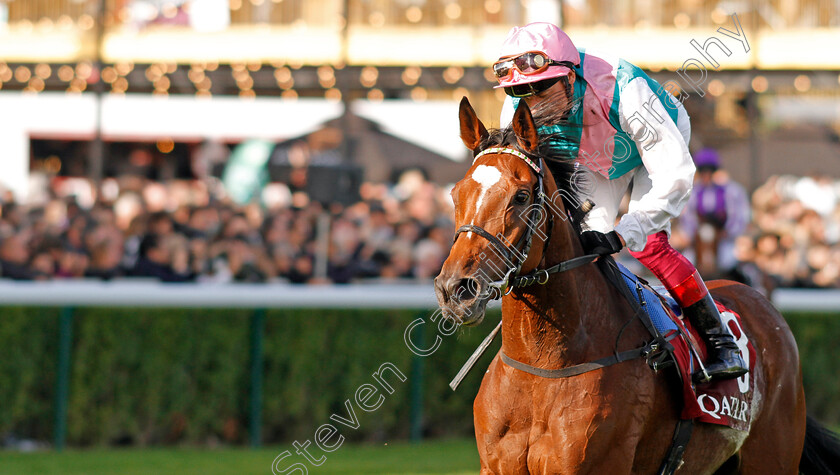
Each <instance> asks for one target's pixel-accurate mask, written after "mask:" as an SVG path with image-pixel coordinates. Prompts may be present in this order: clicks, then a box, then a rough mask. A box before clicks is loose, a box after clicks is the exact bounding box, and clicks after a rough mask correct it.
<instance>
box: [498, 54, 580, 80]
mask: <svg viewBox="0 0 840 475" xmlns="http://www.w3.org/2000/svg"><path fill="white" fill-rule="evenodd" d="M549 66H566V67H567V68H569V69H572V68H573V67H574V65H573V64H572V63H570V62H568V61H562V62H560V61H554V60H553V59H551V58H549V57H548V55H546V54H545V53H543V52H542V51H529V52H527V53H522V54H520V55H519V56H514V57H510V58H505V59H500V60H499V61H496V62H495V63H493V74H495V75H496V79H503V78H505V77H507V76H509V75H510V74H511V72H512V71H513V70H514V69H516V70H517V71H519V72H520V73H522V74H524V75H526V76H529V75H532V74H539V73H541V72H543V71H545V70H546V69H548V67H549Z"/></svg>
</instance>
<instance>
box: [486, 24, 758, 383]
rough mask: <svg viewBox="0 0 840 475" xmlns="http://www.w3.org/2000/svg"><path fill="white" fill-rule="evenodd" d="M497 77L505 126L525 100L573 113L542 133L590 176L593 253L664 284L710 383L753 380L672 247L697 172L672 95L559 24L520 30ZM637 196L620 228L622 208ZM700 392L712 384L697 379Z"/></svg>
mask: <svg viewBox="0 0 840 475" xmlns="http://www.w3.org/2000/svg"><path fill="white" fill-rule="evenodd" d="M493 71H494V73H495V75H496V77H497V79H498V81H499V86H497V87H501V88H504V91H505V93H506V94H507V95H508V97H507V98H506V100H505V104H504V107H503V109H502V114H501V124H502V125H503V126H505V125H507V124H510V122H511V120H512V118H513V112H514V111H515V109H516V107H517V106H518V104H519V102H520V101H522V100H524V101H525V102H526V103H527V104H528V106H529V107H530V108H531V110H532V111H535V114H537V115H540V113H541V111H545V110H547V109H548V108H563V109H562V110H568V112H567V113H566V115H565V117H564V120H562V121H561V122H560V123H558V124H556V125H553V126H547V127H543V128H541V129H540V133H546V134H555V133H556V134H561V135H562V136H563V137H565V139H564V141H563V143H562V144H559V146H561V147H564V148H565V149H566V150H567V151H568V152H569V153H570V154H571V156H574V157H576V158H577V163H578V164H579V165H582V166H585V167H586V168H587V169H589V170H590V171H592V172H594V173H590V174H588V177H589V181H590V185H592V186H591V190H590V191H587V192H585V193H586V194H587V195H588V196H584V197H583V198H589V199H591V200H592V201H593V202H594V203H595V206H594V208H593V209H592V211H590V212H589V213H588V215H587V217H586V219H585V225H586V228H587V229H588V230H587V231H584V232H583V233H582V235H581V242H582V243H583V246H584V249H585V251H586V252H587V253H596V254H602V255H607V254H612V253H616V252H618V251H619V250H621V248H622V247H624V246H627V247H628V248H629V249H630V254H631V255H632V256H633V257H635V258H636V259H638V260H639V261H640V262H641V263H642V264H644V265H645V267H647V268H648V269H650V271H651V272H652V273H653V274H654V275H655V276H656V277H657V278H658V279H659V280H660V281H661V282H662V284H663V285H664V286H665V287H666V288H667V289H668V291H669V292H670V293H671V295H672V296H673V297H674V298H675V299H676V300H677V302H678V303H679V305H680V306H681V307H682V308H683V312H684V314H685V315H686V316H687V317H688V318H689V319H690V320H691V322H692V323H693V324H694V326H695V328H697V330H698V331H699V333H700V334H701V335H702V336H703V337H704V338H705V339H706V341H707V343H708V347H709V349H710V359H709V364H708V365H707V366H706V373H707V374H708V375H709V377H710V378H711V379H728V378H735V377H738V376H741V375H743V374H744V373H746V372H747V366H746V364H745V363H744V360H743V358H742V357H741V354H740V351H739V349H738V345H737V344H736V343H735V341H734V338H733V336H732V334H731V333H730V332H729V330H728V329H727V328H725V327H724V324H723V323H722V321H721V316H720V313H719V312H718V309H717V306H716V305H715V303H714V301H713V300H712V297H711V295H710V294H709V291H708V290H707V289H706V285H705V284H704V283H703V280H702V279H701V278H700V275H699V273H698V272H697V269H695V267H694V265H692V264H691V262H690V261H689V260H688V259H686V258H685V257H683V255H682V254H680V253H679V252H677V251H676V250H674V249H673V248H672V247H671V245H670V243H669V242H668V236H669V234H670V222H671V219H673V218H676V217H678V216H679V215H680V212H681V211H682V209H683V207H684V206H685V204H686V201H687V200H688V198H689V195H690V193H691V187H692V180H693V177H694V172H695V167H694V164H693V163H692V159H691V155H690V154H689V151H688V141H689V138H690V135H691V126H690V124H689V118H688V114H687V113H686V112H685V109H684V108H683V106H682V103H680V102H679V101H677V100H676V99H675V98H674V97H673V96H672V95H671V94H670V93H669V92H668V91H666V90H664V89H663V88H662V87H661V86H659V84H658V83H657V82H656V81H654V80H653V79H651V78H650V77H648V76H647V75H646V74H645V73H644V72H643V71H642V70H641V69H639V68H638V67H636V66H634V65H632V64H630V63H628V62H627V61H624V60H621V59H618V58H611V57H608V56H605V55H597V56H596V55H594V54H592V53H591V52H586V51H585V50H583V49H580V50H578V49H577V48H576V47H575V45H574V44H573V43H572V40H571V39H570V38H569V36H568V35H566V33H564V32H563V31H562V30H560V28H558V27H557V26H555V25H553V24H550V23H531V24H529V25H527V26H524V27H521V28H520V27H514V28H513V29H511V31H510V32H509V33H508V36H507V38H506V39H505V41H504V44H503V45H502V51H501V55H500V58H499V60H498V61H497V62H496V63H494V64H493ZM628 190H632V191H631V195H630V205H629V210H628V212H627V213H626V214H625V215H623V216H622V217H621V220H620V221H619V222H618V224H615V220H616V218H617V217H618V211H619V205H620V203H621V200H622V198H623V196H624V195H625V193H626V192H627V191H628ZM694 379H695V381H697V382H707V381H708V380H707V379H706V376H705V375H704V374H703V373H702V372H698V373H697V374H695V376H694Z"/></svg>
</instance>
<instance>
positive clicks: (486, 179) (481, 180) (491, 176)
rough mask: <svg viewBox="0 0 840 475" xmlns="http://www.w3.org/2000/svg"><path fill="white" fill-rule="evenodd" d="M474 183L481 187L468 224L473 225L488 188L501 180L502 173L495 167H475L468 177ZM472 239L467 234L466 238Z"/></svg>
mask: <svg viewBox="0 0 840 475" xmlns="http://www.w3.org/2000/svg"><path fill="white" fill-rule="evenodd" d="M470 178H472V179H473V180H474V181H475V182H476V183H478V184H479V185H481V191H480V192H479V194H478V200H476V202H475V212H474V213H473V219H472V221H471V222H470V224H475V217H476V216H477V215H478V210H480V209H481V205H482V203H483V202H484V197H485V196H486V195H487V192H488V191H490V188H492V187H493V185H495V184H496V183H498V182H499V180H500V179H501V178H502V172H500V171H499V169H498V168H496V167H491V166H488V165H479V166H477V167H475V170H473V172H472V175H470ZM471 237H472V232H468V233H467V238H471Z"/></svg>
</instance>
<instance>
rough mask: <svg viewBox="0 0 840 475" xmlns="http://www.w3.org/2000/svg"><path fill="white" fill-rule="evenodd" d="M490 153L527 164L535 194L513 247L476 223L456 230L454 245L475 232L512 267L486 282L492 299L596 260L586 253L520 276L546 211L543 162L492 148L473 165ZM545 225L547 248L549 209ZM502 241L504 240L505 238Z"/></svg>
mask: <svg viewBox="0 0 840 475" xmlns="http://www.w3.org/2000/svg"><path fill="white" fill-rule="evenodd" d="M491 153H497V154H508V155H513V156H515V157H518V158H520V159H522V160H523V161H524V162H525V163H527V164H528V166H530V167H531V169H532V170H534V171H535V172H536V174H537V193H536V198H535V199H534V203H533V204H532V205H530V208H531V212H530V213H529V214H528V222H527V229H526V230H525V233H524V234H523V235H522V236H521V237H520V238H519V240H518V241H517V242H516V244H515V245H513V246H511V245H508V244H506V243H505V242H503V241H502V239H504V236H503V235H501V233H499V235H498V236H494V235H492V234H490V233H489V232H487V230H486V229H484V228H482V227H481V226H478V225H475V224H465V225H463V226H461V227H460V228H458V229H457V230H456V231H455V236H454V239H453V243H454V241H457V240H458V236H459V235H460V234H461V233H465V232H473V233H476V234H478V235H479V236H481V237H483V238H484V239H487V241H489V242H490V244H491V245H492V246H493V247H494V248H495V249H496V250H497V251H498V252H499V253H500V254H501V255H502V256H503V257H504V260H505V262H506V263H509V264H513V265H512V266H511V267H510V268H509V269H508V271H507V273H506V274H505V275H504V276H503V277H502V278H501V279H500V280H497V281H495V282H489V283H488V287H489V288H490V289H496V290H497V291H498V292H496V293H495V294H494V298H500V297H501V296H503V295H507V294H509V293H510V292H511V291H512V290H513V289H514V287H526V286H530V285H534V284H539V285H545V284H546V283H547V282H548V279H549V277H550V275H551V274H554V273H557V272H563V271H567V270H570V269H574V268H576V267H580V266H582V265H585V264H588V263H590V262H592V261H594V260H595V259H596V258H598V255H597V254H587V255H585V256H580V257H574V258H572V259H569V260H566V261H563V262H561V263H559V264H557V265H554V266H552V267H549V268H547V269H537V270H535V271H533V272H531V273H528V274H525V275H519V273H520V272H521V271H522V266H523V265H524V264H525V261H526V260H527V259H528V254H529V253H530V252H531V244H532V243H533V240H534V226H536V225H537V223H538V222H539V221H538V220H539V218H540V217H541V216H540V215H541V213H543V212H544V211H543V210H544V209H545V206H544V205H545V180H544V178H545V160H544V159H543V158H542V157H540V160H539V164H537V163H534V161H533V160H531V158H529V157H528V156H527V155H525V154H524V153H522V152H520V151H519V150H516V149H514V148H511V147H491V148H488V149H485V150H483V151H481V152H480V153H478V154H477V155H476V156H475V157H474V158H473V163H475V162H476V161H477V160H478V159H479V158H481V157H482V156H484V155H487V154H491ZM545 224H546V232H545V236H546V239H545V245H546V246H548V243H549V241H550V240H551V230H552V229H553V227H554V214H553V213H552V212H551V210H550V209H549V210H548V212H547V218H546V219H545ZM505 241H507V240H506V239H505Z"/></svg>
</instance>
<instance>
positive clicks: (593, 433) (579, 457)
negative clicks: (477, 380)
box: [475, 374, 645, 473]
mask: <svg viewBox="0 0 840 475" xmlns="http://www.w3.org/2000/svg"><path fill="white" fill-rule="evenodd" d="M500 382H501V381H500ZM507 383H508V384H504V383H502V386H504V387H505V391H501V392H500V393H501V394H506V395H508V397H504V398H499V397H494V398H484V397H483V396H484V395H483V394H482V393H479V398H478V399H476V408H475V409H476V416H477V418H478V419H477V421H478V420H479V419H480V420H481V421H482V423H481V424H477V425H476V435H477V436H478V440H479V445H480V446H481V445H483V446H484V447H483V448H482V447H480V449H479V450H480V452H482V456H483V457H484V455H486V456H487V460H488V462H490V464H492V465H495V466H496V468H495V469H494V470H493V471H494V472H495V473H576V471H580V470H582V469H583V468H586V469H587V470H584V472H585V471H590V473H591V470H594V469H595V468H596V467H597V466H598V464H599V463H600V462H599V459H601V457H593V454H602V455H603V454H612V455H614V456H616V457H623V456H627V457H626V458H625V459H627V460H632V456H631V454H630V453H627V454H624V453H623V452H624V451H627V450H630V451H631V452H632V450H631V449H630V447H631V446H632V445H634V444H632V443H629V444H626V443H627V442H630V441H632V440H635V439H637V438H638V436H639V434H635V431H637V430H638V429H637V428H639V427H642V426H643V420H639V418H642V419H643V418H644V417H645V415H644V411H636V412H637V413H634V411H632V410H629V411H623V410H620V412H621V413H617V412H616V408H617V407H619V406H620V407H624V408H632V407H638V406H637V402H638V401H637V399H639V397H640V396H642V395H640V394H638V393H636V394H632V395H630V396H628V397H626V398H624V400H623V401H621V404H616V403H617V402H618V401H616V396H615V395H616V394H620V393H621V392H620V391H618V388H616V387H612V385H611V383H609V382H606V381H604V380H603V378H601V377H600V375H597V374H593V375H591V376H589V375H581V376H578V377H576V378H575V379H574V380H564V381H557V380H553V381H551V380H541V381H536V382H535V381H534V380H533V379H528V378H525V379H523V380H518V381H515V380H514V381H511V380H508V381H507ZM500 393H496V395H497V396H498V394H500ZM625 394H626V393H625ZM628 399H629V400H628ZM628 403H629V404H628ZM617 441H620V442H617ZM482 442H483V443H482Z"/></svg>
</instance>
